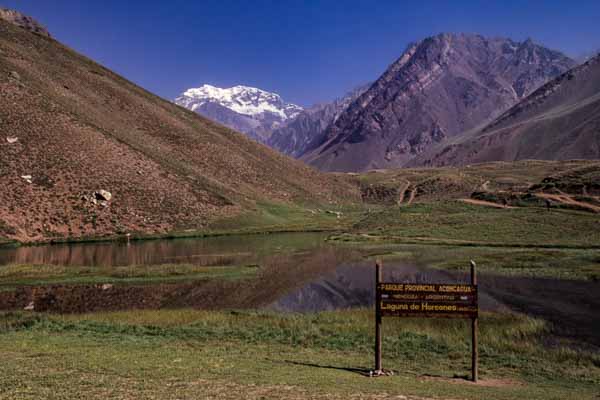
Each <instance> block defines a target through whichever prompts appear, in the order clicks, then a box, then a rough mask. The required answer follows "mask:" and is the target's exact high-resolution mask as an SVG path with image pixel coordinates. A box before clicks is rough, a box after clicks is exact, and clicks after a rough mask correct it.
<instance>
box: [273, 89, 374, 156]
mask: <svg viewBox="0 0 600 400" xmlns="http://www.w3.org/2000/svg"><path fill="white" fill-rule="evenodd" d="M368 88H369V85H363V86H360V87H357V88H356V89H354V90H352V91H351V92H349V93H347V94H346V95H345V96H343V97H341V98H339V99H336V100H334V101H333V102H331V103H325V104H318V105H315V106H313V107H311V108H308V109H306V110H304V111H302V112H301V113H299V114H298V115H297V116H296V117H295V118H294V119H292V120H291V121H289V122H288V123H287V124H285V125H284V126H282V127H280V128H277V129H275V130H274V131H273V133H272V134H271V137H270V138H269V140H267V144H268V145H269V146H271V147H273V148H274V149H276V150H279V151H280V152H282V153H284V154H288V155H290V156H292V157H296V158H298V157H300V156H302V155H304V154H305V153H306V152H308V151H310V150H312V148H313V147H316V146H318V145H320V144H321V143H322V142H323V140H324V139H323V135H324V132H325V130H326V129H327V127H329V125H331V124H332V123H334V122H335V121H336V120H337V118H338V117H339V116H340V114H341V113H342V112H343V111H344V110H346V108H348V106H349V105H350V104H351V103H352V102H353V101H354V100H356V99H357V98H358V96H360V95H361V94H363V93H364V92H365V91H366V90H367V89H368Z"/></svg>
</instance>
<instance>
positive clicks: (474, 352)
mask: <svg viewBox="0 0 600 400" xmlns="http://www.w3.org/2000/svg"><path fill="white" fill-rule="evenodd" d="M476 266H477V265H476V264H475V261H473V260H471V285H473V286H475V285H477V271H476V270H475V268H476ZM477 331H478V322H477V317H474V318H473V319H471V378H472V380H473V382H477V379H478V378H479V348H478V346H477Z"/></svg>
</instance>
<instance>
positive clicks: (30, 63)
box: [0, 20, 358, 241]
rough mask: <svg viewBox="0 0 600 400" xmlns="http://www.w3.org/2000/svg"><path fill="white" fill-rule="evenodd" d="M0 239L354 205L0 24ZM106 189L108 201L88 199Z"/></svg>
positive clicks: (250, 147) (332, 180)
mask: <svg viewBox="0 0 600 400" xmlns="http://www.w3.org/2000/svg"><path fill="white" fill-rule="evenodd" d="M0 99H1V100H0V185H1V186H2V189H1V190H0V237H8V238H12V239H17V240H21V241H36V240H48V239H52V238H65V237H81V236H87V235H94V236H96V235H105V234H113V233H119V232H122V233H124V232H140V233H146V234H150V233H160V232H167V231H173V230H184V229H203V228H204V227H206V226H207V224H208V223H209V222H210V221H213V220H215V219H217V218H220V217H223V216H231V215H236V214H238V213H241V212H244V211H245V210H248V209H252V208H253V207H254V206H255V204H257V203H259V202H282V203H296V204H304V203H320V204H324V203H337V202H340V201H341V199H348V200H352V199H354V198H358V197H357V196H358V192H357V190H356V189H355V188H354V187H352V186H351V185H349V184H347V183H346V182H345V181H341V180H339V179H340V178H336V177H331V176H325V175H322V174H320V173H318V172H317V171H315V170H313V169H311V168H308V167H306V166H304V165H303V164H301V163H300V162H297V161H294V160H291V159H289V158H287V157H284V156H282V155H279V154H277V153H276V152H274V151H272V150H269V149H268V148H266V147H264V146H261V145H258V144H256V143H254V142H253V141H251V140H249V139H247V138H246V137H245V136H243V135H242V134H238V133H236V132H234V131H232V130H230V129H227V128H224V127H222V126H220V125H217V124H215V123H212V122H210V121H208V120H206V119H204V118H202V117H199V116H198V115H197V114H195V113H193V112H191V111H187V110H185V109H183V108H181V107H178V106H176V105H174V104H171V103H169V102H167V101H165V100H163V99H160V98H159V97H157V96H154V95H152V94H151V93H148V92H147V91H145V90H143V89H141V88H140V87H138V86H136V85H134V84H132V83H131V82H129V81H127V80H125V79H123V78H122V77H120V76H118V75H116V74H114V73H112V72H111V71H109V70H108V69H106V68H103V67H102V66H100V65H98V64H96V63H94V62H93V61H91V60H89V59H88V58H86V57H83V56H81V55H79V54H77V53H76V52H74V51H72V50H71V49H69V48H67V47H65V46H63V45H61V44H60V43H58V42H56V41H55V40H53V39H51V38H49V37H45V36H41V35H36V34H33V33H31V32H29V31H26V30H24V29H21V28H19V27H17V26H14V25H12V24H10V23H8V22H6V21H3V20H0ZM99 190H106V191H109V192H110V193H111V194H112V197H111V199H110V201H103V200H102V199H101V198H98V199H97V200H95V194H94V193H95V192H97V191H99Z"/></svg>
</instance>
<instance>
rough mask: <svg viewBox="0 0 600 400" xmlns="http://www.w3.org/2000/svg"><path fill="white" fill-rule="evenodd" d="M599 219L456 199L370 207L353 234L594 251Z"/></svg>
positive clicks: (597, 243) (599, 232) (598, 239)
mask: <svg viewBox="0 0 600 400" xmlns="http://www.w3.org/2000/svg"><path fill="white" fill-rule="evenodd" d="M599 228H600V215H598V214H590V213H586V212H582V211H572V210H558V209H553V210H551V211H547V210H546V209H544V208H533V207H531V208H530V207H526V208H513V209H498V208H492V207H482V206H476V205H471V204H466V203H462V202H459V201H452V200H449V201H440V202H431V203H419V204H415V205H412V206H410V207H388V208H380V209H373V210H372V211H371V212H369V213H366V214H365V215H364V217H363V219H362V220H360V221H358V222H356V223H355V224H354V225H353V231H354V233H367V234H371V235H373V236H374V238H373V239H379V240H382V239H383V240H389V241H395V242H415V243H419V242H426V243H438V244H454V245H460V244H463V245H464V244H466V245H496V246H507V247H519V246H530V247H565V248H568V247H573V248H577V247H580V248H600V229H599Z"/></svg>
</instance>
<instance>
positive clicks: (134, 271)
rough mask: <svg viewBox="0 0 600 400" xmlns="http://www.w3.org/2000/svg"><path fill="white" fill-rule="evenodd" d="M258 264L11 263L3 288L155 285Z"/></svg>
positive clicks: (227, 275) (243, 274) (0, 281)
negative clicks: (72, 264) (67, 264)
mask: <svg viewBox="0 0 600 400" xmlns="http://www.w3.org/2000/svg"><path fill="white" fill-rule="evenodd" d="M257 271H258V266H257V265H242V266H198V265H193V264H162V265H128V266H110V267H107V266H94V267H75V266H62V265H7V266H3V267H2V268H0V290H8V289H11V288H15V287H18V286H24V285H30V286H44V285H56V284H122V285H125V284H129V285H131V284H136V285H140V284H152V283H167V282H189V281H194V280H203V279H240V278H249V277H252V276H254V275H255V274H256V273H257Z"/></svg>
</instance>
